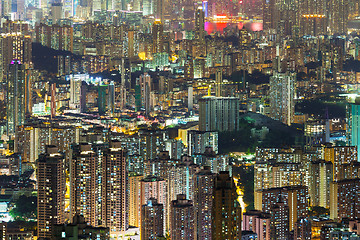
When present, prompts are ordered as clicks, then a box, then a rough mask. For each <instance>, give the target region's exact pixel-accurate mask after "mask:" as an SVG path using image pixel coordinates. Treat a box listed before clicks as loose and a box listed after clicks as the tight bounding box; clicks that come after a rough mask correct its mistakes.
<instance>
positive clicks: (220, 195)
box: [211, 172, 241, 240]
mask: <svg viewBox="0 0 360 240" xmlns="http://www.w3.org/2000/svg"><path fill="white" fill-rule="evenodd" d="M213 195H214V198H213V206H212V225H211V227H212V239H213V240H218V239H219V240H220V239H226V240H230V239H241V207H240V204H239V202H238V201H237V198H238V195H237V193H236V186H235V183H234V180H233V179H232V178H231V177H230V175H229V172H220V173H219V175H218V176H216V177H215V179H214V189H213Z"/></svg>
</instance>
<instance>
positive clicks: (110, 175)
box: [102, 141, 129, 235]
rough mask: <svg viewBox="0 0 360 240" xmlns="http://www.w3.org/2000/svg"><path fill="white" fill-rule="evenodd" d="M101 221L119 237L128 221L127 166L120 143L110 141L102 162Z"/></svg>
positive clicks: (126, 227)
mask: <svg viewBox="0 0 360 240" xmlns="http://www.w3.org/2000/svg"><path fill="white" fill-rule="evenodd" d="M102 169H103V171H102V182H103V184H102V202H103V204H102V220H103V221H104V223H103V224H104V225H105V226H106V227H108V228H110V233H111V234H115V235H121V234H123V233H124V231H126V230H127V229H128V227H129V225H128V224H129V221H128V190H127V186H128V175H129V173H128V164H127V159H126V156H125V150H124V149H122V148H121V142H118V141H112V142H110V147H109V149H107V150H106V151H105V152H104V156H103V160H102Z"/></svg>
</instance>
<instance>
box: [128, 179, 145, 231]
mask: <svg viewBox="0 0 360 240" xmlns="http://www.w3.org/2000/svg"><path fill="white" fill-rule="evenodd" d="M143 178H144V176H142V175H138V174H136V173H134V172H130V175H129V225H130V226H133V227H140V225H141V222H140V221H141V216H140V212H141V206H142V204H141V202H140V201H141V199H140V196H141V185H140V181H141V180H142V179H143Z"/></svg>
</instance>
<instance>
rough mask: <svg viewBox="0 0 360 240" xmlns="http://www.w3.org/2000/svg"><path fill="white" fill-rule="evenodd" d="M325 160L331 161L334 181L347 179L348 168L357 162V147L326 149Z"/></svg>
mask: <svg viewBox="0 0 360 240" xmlns="http://www.w3.org/2000/svg"><path fill="white" fill-rule="evenodd" d="M324 159H325V161H330V162H331V163H332V166H333V171H332V172H333V180H332V181H339V180H343V179H346V178H351V177H348V176H346V174H345V173H347V172H348V171H345V170H346V168H348V167H350V166H351V163H354V162H357V159H358V152H357V147H356V146H343V147H342V146H335V147H325V148H324Z"/></svg>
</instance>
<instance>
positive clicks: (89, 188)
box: [70, 143, 101, 227]
mask: <svg viewBox="0 0 360 240" xmlns="http://www.w3.org/2000/svg"><path fill="white" fill-rule="evenodd" d="M73 149H74V150H73V155H72V158H71V160H70V219H72V218H73V217H74V216H75V215H82V216H84V218H85V221H86V222H87V223H89V224H90V225H91V226H93V227H97V226H98V225H99V218H98V216H99V215H100V211H99V210H101V209H100V208H99V207H98V206H99V204H98V202H97V200H98V199H99V197H98V196H97V193H99V190H101V188H100V187H99V184H97V177H96V173H97V170H99V169H98V168H97V164H96V160H97V158H96V155H95V152H94V151H93V150H92V146H91V145H90V144H87V143H85V144H80V145H75V146H73Z"/></svg>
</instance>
